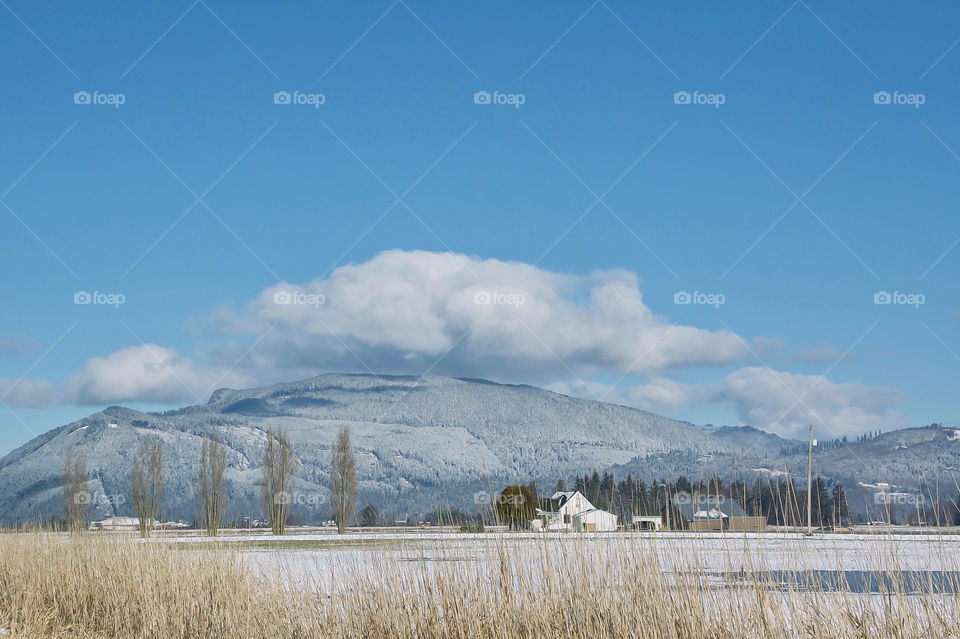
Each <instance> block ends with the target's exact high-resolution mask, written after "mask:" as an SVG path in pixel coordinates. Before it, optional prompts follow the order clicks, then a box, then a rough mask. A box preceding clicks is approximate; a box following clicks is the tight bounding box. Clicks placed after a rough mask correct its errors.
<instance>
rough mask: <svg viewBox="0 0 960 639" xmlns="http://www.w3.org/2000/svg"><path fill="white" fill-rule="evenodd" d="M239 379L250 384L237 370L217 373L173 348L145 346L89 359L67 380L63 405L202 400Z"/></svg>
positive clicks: (154, 345)
mask: <svg viewBox="0 0 960 639" xmlns="http://www.w3.org/2000/svg"><path fill="white" fill-rule="evenodd" d="M237 381H249V380H244V378H242V377H241V376H240V375H238V374H237V373H233V372H225V373H224V374H218V373H217V371H216V370H215V369H213V368H210V367H203V366H200V365H198V364H196V363H195V362H194V361H193V360H191V359H190V358H187V357H184V356H182V355H180V354H179V353H177V352H176V351H175V350H173V349H172V348H166V347H164V346H157V345H156V344H143V345H141V346H130V347H128V348H124V349H121V350H119V351H115V352H113V353H111V354H109V355H107V356H106V357H94V358H92V359H89V360H87V362H86V364H84V367H83V369H82V370H81V371H78V372H76V373H74V374H72V375H70V376H69V377H68V378H67V379H66V381H65V382H64V384H63V388H62V389H61V394H62V399H63V401H67V402H72V403H77V404H108V403H112V402H124V401H141V402H157V403H172V402H179V401H190V402H198V401H202V400H204V399H206V397H205V395H208V394H209V393H210V392H211V391H213V390H215V388H216V387H217V386H220V385H226V384H224V382H226V383H227V384H229V383H231V382H237Z"/></svg>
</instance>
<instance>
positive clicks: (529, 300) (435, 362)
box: [219, 251, 746, 381]
mask: <svg viewBox="0 0 960 639" xmlns="http://www.w3.org/2000/svg"><path fill="white" fill-rule="evenodd" d="M271 326H273V327H275V329H276V330H270V331H268V329H269V328H270V327H271ZM219 328H220V330H222V331H224V332H226V333H232V334H235V335H236V334H241V335H247V336H259V335H263V334H264V333H267V335H266V337H264V340H263V344H262V347H258V349H257V361H256V365H257V366H258V367H259V368H261V369H262V368H279V369H287V370H291V369H293V370H296V369H305V370H316V368H317V367H318V366H325V367H327V368H333V369H337V368H349V369H357V368H358V367H360V369H361V370H364V369H370V370H375V371H377V372H387V371H393V372H412V373H422V372H423V371H424V370H426V369H428V368H430V367H433V371H434V372H449V373H454V374H458V375H487V376H494V377H503V376H509V377H514V378H516V377H518V376H522V377H526V378H528V379H531V380H533V381H541V380H549V379H556V378H557V377H559V375H558V374H557V373H558V372H562V374H563V376H567V375H569V373H574V374H576V375H578V376H581V377H584V376H589V375H592V374H594V373H598V372H600V373H607V374H617V375H619V374H624V373H629V374H636V375H651V374H657V373H663V372H666V371H672V370H677V369H681V368H688V367H695V366H705V365H718V364H729V363H733V362H737V361H740V360H742V359H743V358H744V357H745V356H746V349H745V347H744V344H743V342H742V341H741V339H740V338H739V337H737V336H736V335H734V334H732V333H730V332H728V331H724V330H721V331H709V330H704V329H701V328H697V327H694V326H679V325H671V324H670V323H669V322H668V321H667V320H666V319H665V318H663V317H658V316H656V315H654V313H653V312H652V311H651V310H650V308H649V307H648V306H647V305H646V304H645V303H644V300H643V295H642V293H641V292H640V289H639V287H638V283H637V278H636V276H635V275H633V274H632V273H628V272H626V271H601V272H596V273H593V274H590V275H585V276H571V275H563V274H558V273H553V272H550V271H546V270H543V269H539V268H535V267H531V266H530V265H527V264H523V263H518V262H503V261H499V260H478V259H474V258H471V257H468V256H466V255H459V254H452V253H428V252H424V251H410V252H406V251H387V252H384V253H381V254H379V255H377V256H376V257H374V258H373V259H372V260H370V261H369V262H365V263H363V264H359V265H354V266H345V267H341V268H338V269H337V270H335V271H334V272H333V273H332V274H331V275H330V277H329V278H327V279H323V280H317V281H314V282H311V283H308V284H306V285H303V286H297V285H292V284H288V283H281V284H279V285H277V286H275V287H270V288H268V289H266V290H264V291H263V292H262V293H261V294H260V295H259V296H258V297H257V298H256V300H254V302H253V303H251V304H250V305H249V306H248V307H247V309H246V310H245V312H244V313H242V314H239V315H224V316H221V317H220V318H219Z"/></svg>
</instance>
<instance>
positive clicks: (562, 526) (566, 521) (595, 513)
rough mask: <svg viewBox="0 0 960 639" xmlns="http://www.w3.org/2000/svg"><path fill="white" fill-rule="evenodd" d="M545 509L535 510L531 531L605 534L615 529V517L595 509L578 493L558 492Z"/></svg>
mask: <svg viewBox="0 0 960 639" xmlns="http://www.w3.org/2000/svg"><path fill="white" fill-rule="evenodd" d="M545 506H546V507H545V508H537V518H536V519H534V520H533V521H531V522H530V527H531V528H532V529H533V530H539V531H546V532H559V531H576V532H607V531H611V530H616V529H617V516H616V515H614V514H613V513H609V512H607V511H605V510H600V509H598V508H595V507H594V506H593V504H591V503H590V501H589V500H588V499H587V498H586V497H584V496H583V495H582V494H580V492H578V491H566V492H563V491H558V492H555V493H554V494H553V496H552V497H550V499H549V501H548V503H547V504H546V505H545Z"/></svg>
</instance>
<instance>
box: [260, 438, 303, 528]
mask: <svg viewBox="0 0 960 639" xmlns="http://www.w3.org/2000/svg"><path fill="white" fill-rule="evenodd" d="M296 465H297V459H296V457H295V456H294V454H293V448H291V447H290V438H289V437H288V436H287V431H285V430H283V429H282V428H281V429H279V430H274V429H272V428H271V429H270V430H269V431H268V432H267V447H266V450H264V453H263V488H262V489H261V492H260V500H261V502H262V503H263V509H264V511H266V513H267V515H268V516H269V517H270V527H271V528H272V529H273V534H274V535H282V534H283V532H284V530H285V529H286V527H287V515H289V514H290V504H291V503H292V502H293V495H292V494H291V492H290V491H291V486H292V483H293V471H294V469H295V468H296Z"/></svg>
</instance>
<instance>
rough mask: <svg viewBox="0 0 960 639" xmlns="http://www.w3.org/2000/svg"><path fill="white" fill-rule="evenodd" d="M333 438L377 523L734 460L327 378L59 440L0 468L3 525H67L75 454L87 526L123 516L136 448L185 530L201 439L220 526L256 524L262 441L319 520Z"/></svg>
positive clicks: (462, 399) (686, 437)
mask: <svg viewBox="0 0 960 639" xmlns="http://www.w3.org/2000/svg"><path fill="white" fill-rule="evenodd" d="M341 425H347V426H349V427H350V429H351V434H352V437H353V443H354V450H355V452H356V455H357V468H358V475H359V479H360V489H361V493H362V495H363V499H364V500H370V501H372V502H373V503H375V504H376V505H377V506H378V507H379V508H380V510H381V512H383V513H385V514H386V513H390V512H397V513H404V512H406V509H407V508H415V507H417V508H421V509H425V508H429V506H430V505H431V503H434V502H435V501H437V500H438V499H439V500H440V501H442V502H444V503H452V504H454V505H462V506H465V507H471V506H473V505H474V502H475V499H474V493H476V492H478V491H481V490H495V489H498V488H500V487H502V485H503V483H504V482H506V481H530V480H541V481H550V482H552V481H555V480H556V479H559V478H563V477H567V476H569V475H571V474H573V473H578V472H584V471H587V470H591V471H592V470H595V469H603V468H607V467H609V466H611V465H614V464H622V463H625V462H627V461H629V460H631V459H633V458H636V457H638V456H645V455H650V454H666V453H669V452H670V451H686V452H693V453H698V454H712V453H734V452H736V451H737V450H739V449H740V445H739V442H738V440H737V438H731V437H729V436H722V435H720V436H718V435H716V434H713V433H712V432H710V431H709V430H707V429H704V428H701V427H698V426H695V425H693V424H690V423H687V422H681V421H676V420H673V419H668V418H665V417H660V416H658V415H654V414H652V413H649V412H646V411H642V410H637V409H633V408H626V407H623V406H616V405H612V404H605V403H601V402H596V401H589V400H584V399H576V398H572V397H567V396H564V395H559V394H556V393H553V392H550V391H546V390H542V389H539V388H534V387H531V386H515V385H504V384H496V383H492V382H488V381H484V380H473V379H456V378H449V377H424V378H420V377H406V376H373V375H323V376H320V377H315V378H311V379H307V380H303V381H298V382H290V383H284V384H276V385H273V386H267V387H264V388H257V389H249V390H229V389H222V390H218V391H216V392H215V393H213V395H212V396H211V397H210V400H209V401H208V403H207V404H204V405H197V406H190V407H187V408H183V409H179V410H176V411H167V412H165V413H162V414H154V413H142V412H139V411H135V410H131V409H128V408H123V407H118V406H114V407H110V408H107V409H105V410H103V411H101V412H99V413H95V414H93V415H91V416H90V417H87V418H85V419H82V420H80V421H78V422H74V423H72V424H68V425H66V426H61V427H59V428H56V429H54V430H52V431H50V432H48V433H46V434H44V435H41V436H40V437H37V438H36V439H34V440H32V441H30V442H29V443H27V444H26V445H24V446H22V447H21V448H19V449H17V450H15V451H13V452H12V453H10V454H9V455H7V456H6V457H4V458H3V459H0V521H18V520H20V521H22V520H25V519H30V518H35V517H36V516H37V515H38V514H43V515H47V514H53V513H57V512H62V509H63V506H62V492H61V488H60V481H61V480H60V477H61V473H62V470H63V469H62V466H63V460H64V457H65V455H66V451H67V449H68V448H70V447H73V449H74V451H75V453H77V454H83V455H85V456H86V458H87V464H88V469H89V471H90V474H91V480H90V482H89V491H90V493H91V497H92V498H91V504H90V514H91V517H92V518H100V517H106V516H110V515H113V514H124V515H126V514H130V513H131V509H130V505H129V503H128V502H129V477H130V464H131V459H132V457H133V454H134V452H135V450H136V448H137V446H138V443H139V441H140V440H141V438H143V437H145V436H159V437H160V438H161V439H162V440H163V442H164V483H165V498H164V509H163V512H162V515H163V516H164V517H166V518H176V519H179V518H182V519H186V520H191V519H192V518H193V517H194V516H195V514H196V512H197V504H196V499H195V495H196V488H195V486H196V476H197V471H198V468H199V464H200V446H201V441H202V439H201V438H202V436H203V435H205V434H208V433H217V434H218V435H219V437H220V438H221V440H223V441H224V442H225V444H226V445H227V447H228V471H227V476H228V491H229V495H230V506H229V508H228V514H229V515H231V516H238V515H246V514H249V515H251V516H257V515H258V514H259V510H260V509H259V505H258V487H257V482H258V480H259V478H260V472H261V469H260V460H261V458H262V455H263V446H264V442H265V440H266V434H265V433H266V431H267V430H268V429H269V428H285V429H286V430H287V432H288V433H289V435H290V439H291V441H292V443H293V446H294V450H295V453H296V455H297V458H298V461H299V468H298V470H297V472H296V491H297V495H296V500H297V501H296V504H297V506H298V507H300V508H303V509H305V510H306V511H308V512H304V513H302V514H303V516H304V518H306V519H316V518H318V517H319V515H320V513H321V512H322V510H323V506H324V504H325V502H326V498H327V488H326V486H327V483H328V472H329V458H330V446H331V443H332V441H333V439H334V436H335V434H336V432H337V430H338V429H339V428H340V426H341ZM724 434H726V435H729V433H724ZM295 510H296V508H295ZM310 510H313V512H309V511H310Z"/></svg>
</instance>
